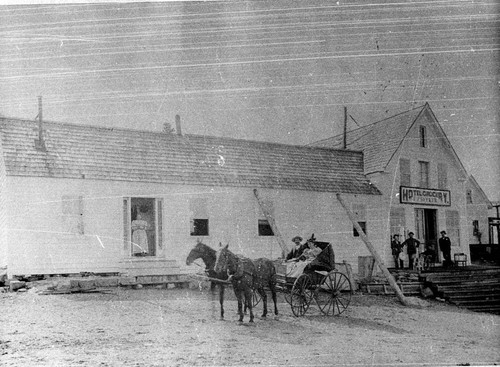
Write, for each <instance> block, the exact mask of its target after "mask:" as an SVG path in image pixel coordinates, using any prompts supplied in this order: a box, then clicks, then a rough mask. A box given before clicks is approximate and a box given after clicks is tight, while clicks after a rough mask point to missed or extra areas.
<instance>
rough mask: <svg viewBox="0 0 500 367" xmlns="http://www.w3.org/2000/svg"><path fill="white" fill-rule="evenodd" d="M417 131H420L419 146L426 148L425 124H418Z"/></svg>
mask: <svg viewBox="0 0 500 367" xmlns="http://www.w3.org/2000/svg"><path fill="white" fill-rule="evenodd" d="M419 133H420V147H422V148H426V147H427V133H426V129H425V126H420V129H419Z"/></svg>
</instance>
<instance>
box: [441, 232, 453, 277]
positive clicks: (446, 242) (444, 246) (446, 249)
mask: <svg viewBox="0 0 500 367" xmlns="http://www.w3.org/2000/svg"><path fill="white" fill-rule="evenodd" d="M439 249H440V250H441V252H442V253H443V259H444V260H443V267H445V268H446V267H448V266H451V265H452V264H453V263H452V261H451V241H450V238H449V237H448V236H447V235H446V231H441V238H440V239H439Z"/></svg>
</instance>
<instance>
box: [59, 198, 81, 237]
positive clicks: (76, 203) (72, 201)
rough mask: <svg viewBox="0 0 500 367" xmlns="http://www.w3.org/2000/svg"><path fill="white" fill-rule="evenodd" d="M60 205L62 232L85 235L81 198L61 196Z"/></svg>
mask: <svg viewBox="0 0 500 367" xmlns="http://www.w3.org/2000/svg"><path fill="white" fill-rule="evenodd" d="M61 205H62V208H61V209H62V220H63V228H62V230H63V231H64V232H67V233H74V234H85V230H84V225H83V197H82V196H69V195H63V197H62V199H61Z"/></svg>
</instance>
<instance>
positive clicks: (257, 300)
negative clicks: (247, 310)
mask: <svg viewBox="0 0 500 367" xmlns="http://www.w3.org/2000/svg"><path fill="white" fill-rule="evenodd" d="M261 299H262V297H261V296H260V293H259V292H257V290H256V289H254V290H253V291H252V308H254V307H255V306H257V305H258V304H259V303H260V300H261Z"/></svg>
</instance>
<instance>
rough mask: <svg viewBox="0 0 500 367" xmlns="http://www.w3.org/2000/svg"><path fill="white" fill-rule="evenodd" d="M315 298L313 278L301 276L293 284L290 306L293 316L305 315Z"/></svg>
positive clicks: (305, 275)
mask: <svg viewBox="0 0 500 367" xmlns="http://www.w3.org/2000/svg"><path fill="white" fill-rule="evenodd" d="M313 296H314V291H313V290H312V281H311V278H310V277H309V275H307V274H301V275H300V276H299V277H298V278H297V279H296V280H295V283H293V287H292V291H291V293H290V306H291V307H292V312H293V314H294V315H295V316H302V315H304V314H305V313H306V311H307V309H308V308H309V305H310V304H311V300H312V299H313Z"/></svg>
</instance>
